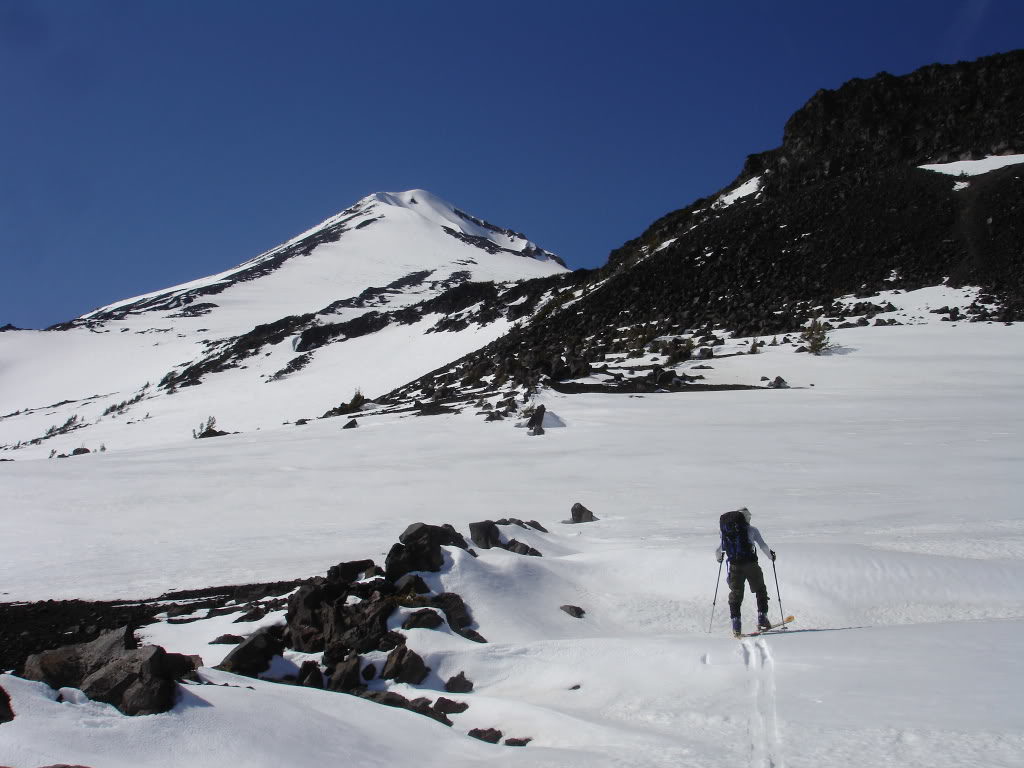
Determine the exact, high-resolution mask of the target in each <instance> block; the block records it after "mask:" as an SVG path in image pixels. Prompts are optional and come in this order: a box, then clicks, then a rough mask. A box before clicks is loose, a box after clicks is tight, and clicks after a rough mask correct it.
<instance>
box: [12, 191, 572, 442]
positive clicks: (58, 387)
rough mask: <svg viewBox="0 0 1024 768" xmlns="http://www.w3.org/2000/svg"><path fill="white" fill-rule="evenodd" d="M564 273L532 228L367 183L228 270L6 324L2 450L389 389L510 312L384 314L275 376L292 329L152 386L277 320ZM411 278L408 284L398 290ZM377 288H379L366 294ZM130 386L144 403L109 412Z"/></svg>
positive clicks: (282, 413) (473, 341) (133, 436)
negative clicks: (346, 203)
mask: <svg viewBox="0 0 1024 768" xmlns="http://www.w3.org/2000/svg"><path fill="white" fill-rule="evenodd" d="M565 271H566V270H565V267H564V265H563V264H562V263H561V262H560V260H558V259H557V257H555V256H554V255H553V254H550V253H548V252H547V251H544V250H543V249H540V248H538V247H537V246H536V245H534V244H533V243H532V242H530V241H529V240H527V239H526V238H525V237H524V236H522V235H519V234H518V233H514V232H512V231H510V230H505V229H501V228H498V227H494V226H493V225H490V224H487V223H486V222H483V221H481V220H480V219H477V218H475V217H472V216H470V215H469V214H466V213H464V212H462V211H459V210H458V209H457V208H455V207H454V206H453V205H451V204H450V203H447V202H445V201H443V200H441V199H440V198H438V197H436V196H435V195H432V194H431V193H429V192H426V191H424V190H411V191H408V192H398V193H377V194H375V195H370V196H369V197H367V198H364V199H363V200H361V201H359V202H358V203H356V204H355V205H354V206H352V207H350V208H348V209H346V210H345V211H343V212H342V213H340V214H338V215H337V216H334V217H332V218H330V219H328V220H327V221H325V222H323V223H322V224H320V225H319V226H318V227H315V228H313V229H311V230H309V231H308V232H305V233H303V234H301V235H299V236H298V237H296V238H293V239H292V240H289V241H288V242H286V243H284V244H283V245H281V246H279V247H278V248H275V249H273V250H271V251H268V252H267V253H265V254H261V255H260V256H258V257H257V258H255V259H252V260H251V261H249V262H246V263H245V264H242V265H239V266H238V267H235V268H233V269H231V270H227V271H225V272H221V273H219V274H216V275H212V276H210V277H206V278H202V279H199V280H195V281H192V282H190V283H186V284H183V285H179V286H175V287H172V288H168V289H165V290H163V291H157V292H154V293H150V294H146V295H144V296H138V297H134V298H131V299H125V300H124V301H119V302H115V303H114V304H111V305H108V306H106V307H101V308H99V309H96V310H94V311H92V312H90V313H87V314H86V315H83V316H82V318H79V319H78V320H76V321H74V322H72V323H70V324H67V325H66V326H65V327H64V329H63V330H48V331H12V332H6V333H3V334H0V417H2V418H0V450H2V449H6V450H12V449H14V448H18V449H19V450H18V451H17V455H19V456H39V455H42V456H45V455H47V454H49V452H50V451H51V450H56V451H57V452H61V453H66V452H69V451H70V450H72V449H73V448H75V447H79V446H86V447H89V448H91V449H93V450H95V449H96V448H98V447H99V446H100V445H101V444H102V445H105V446H106V447H107V448H109V449H111V450H121V449H125V448H137V447H142V446H153V445H161V444H166V443H168V442H176V441H182V440H188V439H190V437H191V429H192V428H194V427H195V426H196V425H197V424H198V423H199V422H200V421H204V420H205V419H207V417H209V416H215V417H216V418H217V419H218V420H219V422H220V427H221V429H226V430H229V431H234V430H255V429H257V428H267V427H271V426H280V425H281V423H282V422H284V421H291V420H295V419H298V418H300V417H311V416H319V415H320V414H322V413H323V412H324V411H326V410H328V409H329V408H332V407H334V406H336V405H338V404H339V403H341V402H343V401H348V400H349V399H350V398H351V397H352V394H353V392H354V391H355V390H356V389H361V390H362V392H363V393H364V394H366V395H368V396H371V397H372V396H373V395H375V394H383V393H384V392H387V391H389V390H391V389H393V388H395V387H397V386H399V385H401V384H404V383H405V382H407V381H409V380H410V379H414V378H416V377H417V376H420V375H422V374H424V373H426V372H428V371H430V370H433V369H435V368H437V367H439V366H441V365H443V364H445V363H447V362H449V361H451V360H453V359H456V358H458V357H461V356H462V355H464V354H466V353H468V352H470V351H472V350H474V349H477V348H479V347H480V346H483V345H484V344H487V343H489V342H490V341H492V340H493V339H495V338H497V337H498V336H499V335H501V334H502V333H504V332H505V331H506V330H507V329H508V323H506V322H505V321H499V322H495V323H492V324H490V325H486V326H480V325H471V326H470V327H468V328H466V329H465V330H463V331H460V332H444V333H428V332H429V331H430V330H431V328H432V326H433V323H434V322H436V321H437V320H438V319H439V317H433V318H430V317H427V318H424V319H423V320H421V321H420V322H419V323H416V324H414V325H411V326H410V325H404V326H395V325H391V326H389V327H387V328H385V329H384V330H383V331H379V332H377V333H374V334H369V335H367V336H363V337H360V338H358V339H353V340H349V341H344V340H338V341H337V342H336V343H333V344H330V345H327V346H325V347H322V348H320V349H318V350H315V351H314V352H313V353H312V354H311V360H310V361H309V363H308V367H306V368H305V369H302V370H299V371H298V372H296V373H293V374H292V375H290V376H285V377H283V378H278V379H276V380H272V378H273V376H274V374H276V373H278V372H279V371H282V370H283V369H285V367H286V366H287V365H288V364H289V363H290V362H291V361H293V360H294V359H295V358H296V357H297V355H296V352H295V351H294V349H293V348H292V338H293V335H292V336H288V337H286V338H284V339H283V340H280V341H277V342H275V343H272V344H268V345H266V346H265V347H262V348H260V349H258V350H257V351H256V354H254V355H253V356H252V357H249V358H246V359H245V360H244V361H242V362H241V364H240V365H239V366H237V367H234V368H230V369H228V370H225V371H221V372H219V373H213V374H210V375H208V376H206V377H205V378H204V380H203V382H202V384H201V385H200V386H197V387H191V388H187V389H186V388H183V389H181V390H179V392H178V393H177V394H175V395H173V396H171V397H167V396H166V394H165V393H164V392H163V391H158V389H157V384H158V382H160V380H161V379H162V378H163V377H164V376H165V375H166V374H167V373H168V372H170V371H172V370H173V371H177V370H181V369H182V368H183V367H184V366H186V365H188V364H190V363H195V362H197V361H201V360H203V359H204V357H209V355H211V354H213V353H215V352H216V351H217V350H219V349H221V348H223V347H224V346H225V345H228V344H229V343H230V342H231V340H233V339H236V338H237V337H238V336H239V335H240V334H244V333H246V332H248V331H251V330H252V329H254V328H255V327H256V326H259V325H262V324H268V323H274V322H278V321H281V320H282V319H283V318H289V317H294V316H298V315H304V314H309V313H319V314H317V315H316V317H315V318H312V319H310V320H309V321H308V322H306V323H305V325H304V326H301V327H310V326H316V325H323V324H325V323H329V322H343V321H346V320H351V319H354V318H357V317H360V316H362V315H365V314H366V313H368V312H371V311H376V312H386V311H394V310H396V309H400V308H402V307H407V306H409V305H412V304H414V303H417V302H422V301H424V300H426V299H429V298H432V297H434V296H437V295H438V294H439V293H441V292H442V291H444V290H445V289H446V288H447V287H449V286H451V285H457V284H460V283H462V282H466V281H493V282H496V283H499V284H504V283H509V282H511V281H517V280H523V279H528V278H534V277H543V276H548V275H553V274H558V273H562V272H565ZM403 278H405V279H406V281H405V283H406V284H399V285H398V286H397V287H390V288H389V286H391V285H393V284H395V282H396V281H402V280H403ZM372 288H376V289H379V290H377V291H376V292H371V295H370V297H369V298H368V299H365V298H364V299H360V298H359V297H360V295H361V294H363V293H364V292H365V291H367V289H372ZM346 300H347V301H346ZM338 302H342V305H338V306H336V304H337V303H338ZM298 327H300V326H297V328H298ZM147 383H148V384H149V388H145V385H146V384H147ZM136 397H138V398H140V400H139V402H138V403H137V404H134V405H129V406H128V407H126V408H125V409H123V411H121V412H115V413H113V414H105V413H104V412H105V411H106V410H107V409H109V408H111V407H112V406H117V405H118V404H120V403H123V402H126V401H129V400H132V399H133V398H136ZM90 398H91V399H90ZM65 401H72V402H67V403H65ZM61 403H62V404H61ZM255 403H258V404H259V407H258V408H254V407H253V406H254V404H255ZM54 404H61V405H54ZM147 414H148V418H147ZM71 416H76V417H77V418H78V419H79V423H80V424H82V425H84V426H83V427H81V428H79V429H77V430H75V431H73V432H70V433H68V434H67V435H66V436H65V439H62V440H45V441H43V442H42V443H40V444H37V445H29V446H27V447H26V446H24V445H23V444H24V443H26V442H29V441H31V440H33V439H36V438H39V437H40V436H42V435H44V434H45V433H46V431H47V429H49V428H50V427H56V426H60V425H61V424H64V423H65V422H66V420H67V419H68V418H70V417H71ZM128 422H132V423H131V425H130V426H129V427H128V428H126V424H127V423H128Z"/></svg>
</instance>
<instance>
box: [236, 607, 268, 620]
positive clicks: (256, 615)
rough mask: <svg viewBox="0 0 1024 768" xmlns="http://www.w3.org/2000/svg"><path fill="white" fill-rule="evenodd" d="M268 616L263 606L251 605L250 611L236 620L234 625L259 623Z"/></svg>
mask: <svg viewBox="0 0 1024 768" xmlns="http://www.w3.org/2000/svg"><path fill="white" fill-rule="evenodd" d="M266 615H267V609H266V608H265V607H263V606H262V605H250V606H249V610H247V611H246V612H245V613H243V614H242V615H241V616H239V617H238V618H237V619H235V620H234V621H233V622H231V623H232V624H241V623H243V622H250V621H259V620H260V619H262V618H263V617H264V616H266Z"/></svg>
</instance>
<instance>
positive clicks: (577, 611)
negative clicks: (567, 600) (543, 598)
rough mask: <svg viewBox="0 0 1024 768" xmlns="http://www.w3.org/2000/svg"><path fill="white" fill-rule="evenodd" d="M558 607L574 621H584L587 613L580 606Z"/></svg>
mask: <svg viewBox="0 0 1024 768" xmlns="http://www.w3.org/2000/svg"><path fill="white" fill-rule="evenodd" d="M558 607H559V608H561V609H562V610H563V611H565V612H566V613H568V614H569V615H570V616H572V617H573V618H574V619H582V618H583V616H584V615H585V614H586V611H584V610H583V609H582V608H580V607H579V606H578V605H560V606H558Z"/></svg>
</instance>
